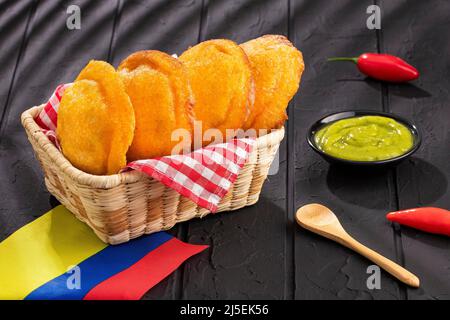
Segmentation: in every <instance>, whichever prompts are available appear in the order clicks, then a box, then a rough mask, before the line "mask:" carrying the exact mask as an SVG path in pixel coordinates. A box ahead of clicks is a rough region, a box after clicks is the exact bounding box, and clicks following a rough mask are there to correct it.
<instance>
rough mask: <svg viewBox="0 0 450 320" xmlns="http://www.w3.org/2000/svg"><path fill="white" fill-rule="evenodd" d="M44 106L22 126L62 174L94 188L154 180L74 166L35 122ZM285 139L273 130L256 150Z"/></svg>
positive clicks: (34, 109) (27, 113)
mask: <svg viewBox="0 0 450 320" xmlns="http://www.w3.org/2000/svg"><path fill="white" fill-rule="evenodd" d="M44 106H45V104H42V105H39V106H35V107H32V108H30V109H27V110H25V111H24V112H23V113H22V115H21V122H22V126H23V127H24V128H25V130H26V132H27V135H28V137H29V138H30V139H33V140H34V141H35V142H36V143H37V145H38V146H39V147H40V148H41V149H42V150H43V151H44V152H45V153H46V154H47V155H48V156H49V157H50V159H51V160H52V161H53V162H54V163H55V164H56V165H57V166H58V167H59V168H60V169H61V170H62V172H63V173H65V174H66V175H67V176H69V177H70V178H72V179H73V180H74V181H76V182H77V183H79V184H83V185H89V186H91V187H94V188H101V189H109V188H113V187H116V186H119V185H121V184H123V183H133V182H137V181H139V180H141V179H142V178H147V179H152V178H151V177H149V176H146V175H144V174H143V173H141V172H139V171H135V170H131V171H126V172H122V173H117V174H113V175H94V174H90V173H87V172H84V171H82V170H80V169H78V168H76V167H75V166H73V165H72V164H71V163H70V161H69V160H67V159H66V157H65V156H64V155H63V154H62V152H60V151H59V150H58V149H57V148H56V147H55V146H54V145H53V143H52V142H51V141H50V140H49V139H48V138H47V136H46V135H45V134H44V133H43V132H42V130H41V128H40V127H39V126H38V124H37V123H36V121H35V120H34V118H35V117H36V116H37V115H38V114H39V112H40V111H41V110H42V108H44ZM283 137H284V127H281V128H280V129H275V130H272V131H271V132H270V133H268V134H266V135H264V136H261V137H258V138H257V139H256V145H255V147H254V148H256V149H257V148H259V147H261V146H264V145H267V144H268V143H269V142H270V141H277V142H278V143H279V142H281V140H282V139H283ZM254 150H255V149H254Z"/></svg>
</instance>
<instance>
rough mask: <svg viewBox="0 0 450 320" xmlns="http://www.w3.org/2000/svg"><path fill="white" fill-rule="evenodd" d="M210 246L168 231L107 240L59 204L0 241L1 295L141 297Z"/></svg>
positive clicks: (10, 297)
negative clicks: (119, 240) (120, 241)
mask: <svg viewBox="0 0 450 320" xmlns="http://www.w3.org/2000/svg"><path fill="white" fill-rule="evenodd" d="M206 248H207V246H203V245H192V244H188V243H184V242H182V241H180V240H178V239H176V238H174V237H173V236H171V235H169V234H168V233H165V232H158V233H154V234H151V235H146V236H142V237H140V238H138V239H135V240H132V241H130V242H127V243H124V244H120V245H115V246H111V245H107V244H105V243H103V242H102V241H101V240H99V239H98V238H97V236H96V235H95V234H94V233H93V231H92V230H91V229H90V228H89V227H88V226H86V225H85V224H84V223H82V222H80V221H78V220H77V219H76V218H75V217H74V216H73V215H72V214H71V213H70V212H69V211H68V210H67V209H66V208H65V207H63V206H58V207H56V208H54V209H53V210H50V211H49V212H47V213H46V214H44V215H43V216H41V217H40V218H38V219H36V220H35V221H33V222H31V223H30V224H28V225H26V226H24V227H23V228H21V229H19V230H18V231H16V232H15V233H13V234H12V235H11V236H10V237H9V238H7V239H6V240H5V241H3V242H2V243H0V299H30V300H32V299H72V300H103V299H139V298H140V297H142V295H144V294H145V293H146V292H147V291H148V290H149V289H150V288H152V287H153V286H154V285H156V284H157V283H158V282H160V281H161V280H162V279H164V278H165V277H166V276H168V275H169V274H170V273H172V272H173V271H174V270H175V269H177V268H178V266H179V265H180V264H181V263H183V262H184V261H185V260H186V259H188V258H189V257H191V256H193V255H195V254H197V253H199V252H201V251H203V250H204V249H206Z"/></svg>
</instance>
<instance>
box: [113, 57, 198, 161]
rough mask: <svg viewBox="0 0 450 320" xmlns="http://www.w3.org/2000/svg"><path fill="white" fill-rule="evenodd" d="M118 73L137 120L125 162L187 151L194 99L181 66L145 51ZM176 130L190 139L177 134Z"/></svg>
mask: <svg viewBox="0 0 450 320" xmlns="http://www.w3.org/2000/svg"><path fill="white" fill-rule="evenodd" d="M118 70H119V74H120V76H121V79H122V80H123V82H124V84H125V89H126V92H127V93H128V95H129V96H130V99H131V103H132V105H133V108H134V112H135V116H136V129H135V133H134V139H133V143H132V144H131V147H130V149H129V150H128V154H127V157H128V160H137V159H146V158H154V157H160V156H166V155H171V154H174V153H179V152H180V151H182V150H186V149H189V150H190V147H191V135H192V126H193V116H192V105H193V97H192V91H191V88H190V86H189V82H188V78H187V74H186V69H185V67H184V66H183V64H182V63H181V62H180V61H178V59H176V58H174V57H172V56H170V55H168V54H166V53H164V52H160V51H156V50H148V51H139V52H136V53H134V54H132V55H130V56H129V57H127V58H126V59H125V60H124V61H122V63H121V64H120V66H119V68H118ZM178 129H181V130H183V129H184V132H185V133H186V134H188V135H189V136H186V135H183V132H180V133H181V134H180V135H178V134H176V132H175V130H178ZM172 134H175V135H174V136H172ZM180 139H181V141H178V140H180ZM175 147H176V148H175ZM174 148H175V149H174Z"/></svg>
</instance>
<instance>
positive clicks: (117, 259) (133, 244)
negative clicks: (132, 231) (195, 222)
mask: <svg viewBox="0 0 450 320" xmlns="http://www.w3.org/2000/svg"><path fill="white" fill-rule="evenodd" d="M172 238H173V237H172V236H171V235H170V234H168V233H166V232H158V233H154V234H151V235H147V236H143V237H140V238H138V239H135V240H132V241H130V242H127V243H123V244H119V245H115V246H108V247H106V248H105V249H103V250H102V251H100V252H98V253H96V254H95V255H93V256H91V257H89V258H87V259H86V260H84V261H83V262H81V263H80V264H79V265H78V267H79V271H80V272H79V275H80V281H79V283H80V284H81V287H80V288H79V289H77V288H72V289H70V288H69V285H68V284H73V283H74V281H73V279H74V273H73V272H70V273H69V272H68V273H64V274H62V275H60V276H59V277H56V278H54V279H53V280H51V281H49V282H47V283H45V284H43V285H42V286H40V287H39V288H37V289H35V290H34V291H32V292H31V293H30V294H29V295H28V296H27V297H26V298H25V300H41V299H58V300H59V299H60V300H82V299H83V298H84V296H85V295H86V294H87V293H88V292H89V291H90V290H91V289H92V288H94V287H95V286H97V285H98V284H99V283H100V282H102V281H104V280H106V279H108V278H110V277H112V276H114V275H115V274H117V273H119V272H121V271H123V270H125V269H127V268H129V267H130V266H132V265H133V264H135V263H136V262H137V261H139V260H140V259H142V258H143V257H144V256H145V255H147V253H149V252H150V251H152V250H154V249H156V248H157V247H159V246H160V245H162V244H163V243H165V242H166V241H168V240H170V239H172ZM68 280H69V282H68ZM71 287H73V286H71Z"/></svg>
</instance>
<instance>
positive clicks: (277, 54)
mask: <svg viewBox="0 0 450 320" xmlns="http://www.w3.org/2000/svg"><path fill="white" fill-rule="evenodd" d="M241 47H242V48H243V49H244V51H245V53H246V54H247V56H248V58H249V60H250V63H251V65H252V69H253V77H254V79H255V88H256V93H255V103H254V106H253V109H252V111H251V113H250V116H249V117H248V119H247V121H246V123H245V126H244V127H245V129H249V128H253V129H256V130H259V129H277V128H280V127H281V126H282V125H283V123H284V121H285V120H286V119H287V115H286V108H287V105H288V103H289V101H290V100H291V99H292V97H293V96H294V95H295V93H296V92H297V90H298V87H299V84H300V79H301V76H302V73H303V70H304V68H305V65H304V62H303V56H302V53H301V52H300V51H299V50H297V49H296V48H295V47H294V46H293V45H292V43H291V42H290V41H289V40H288V39H287V38H286V37H284V36H281V35H265V36H262V37H259V38H257V39H253V40H250V41H248V42H245V43H243V44H241Z"/></svg>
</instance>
